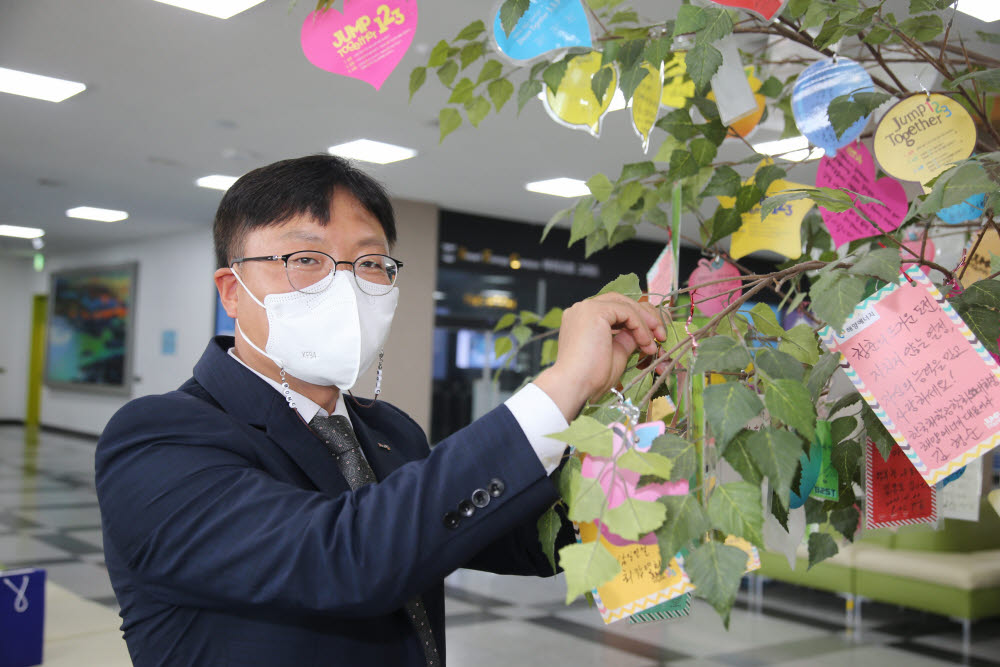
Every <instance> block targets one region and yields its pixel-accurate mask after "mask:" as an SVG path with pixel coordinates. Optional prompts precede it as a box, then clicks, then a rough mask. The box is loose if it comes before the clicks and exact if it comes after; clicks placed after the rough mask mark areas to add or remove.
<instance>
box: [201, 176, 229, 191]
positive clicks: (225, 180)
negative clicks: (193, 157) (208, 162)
mask: <svg viewBox="0 0 1000 667" xmlns="http://www.w3.org/2000/svg"><path fill="white" fill-rule="evenodd" d="M238 180H240V177H239V176H223V175H222V174H212V175H211V176H202V177H201V178H199V179H198V180H197V181H195V182H194V184H195V185H197V186H198V187H199V188H210V189H212V190H222V191H223V192H225V191H226V190H228V189H229V188H231V187H232V185H233V183H235V182H236V181H238Z"/></svg>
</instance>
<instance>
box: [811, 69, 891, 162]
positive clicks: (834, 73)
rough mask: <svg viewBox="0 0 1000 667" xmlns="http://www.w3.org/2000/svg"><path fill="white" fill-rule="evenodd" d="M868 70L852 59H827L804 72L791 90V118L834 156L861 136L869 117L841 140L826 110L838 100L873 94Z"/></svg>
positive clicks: (861, 120) (815, 142) (858, 121)
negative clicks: (863, 93) (858, 93)
mask: <svg viewBox="0 0 1000 667" xmlns="http://www.w3.org/2000/svg"><path fill="white" fill-rule="evenodd" d="M874 90H875V86H874V85H872V78H871V77H870V76H869V75H868V72H866V71H865V68H864V67H862V66H861V65H859V64H858V63H856V62H854V61H853V60H851V59H850V58H843V57H840V58H828V59H826V60H820V61H817V62H814V63H813V64H812V65H810V66H809V67H807V68H805V69H804V70H802V73H801V74H799V76H798V78H797V79H795V86H794V87H793V88H792V114H793V115H794V116H795V124H796V125H797V126H798V128H799V131H800V132H802V134H803V135H805V137H806V138H807V139H809V141H811V142H812V143H814V144H816V145H817V146H819V147H820V148H822V149H823V150H824V151H826V152H827V153H829V154H830V155H833V154H834V153H836V152H837V149H838V148H840V147H841V146H846V145H847V144H849V143H851V142H852V141H854V140H855V139H857V138H858V137H859V136H860V135H861V130H863V129H864V127H865V124H866V123H867V122H868V116H865V117H864V118H859V119H858V120H856V121H855V122H854V124H853V125H851V126H850V127H848V128H847V131H845V132H844V133H843V134H842V135H840V137H838V136H837V133H836V132H835V131H834V129H833V126H832V125H831V124H830V118H829V117H828V116H827V112H826V110H827V107H829V106H830V102H831V101H833V99H834V98H835V97H840V96H841V95H848V94H850V93H856V92H865V91H874Z"/></svg>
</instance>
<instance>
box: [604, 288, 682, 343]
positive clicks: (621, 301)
mask: <svg viewBox="0 0 1000 667" xmlns="http://www.w3.org/2000/svg"><path fill="white" fill-rule="evenodd" d="M597 299H600V300H603V301H605V302H606V303H607V305H609V306H611V307H614V308H616V309H617V308H621V309H624V310H625V311H627V312H628V313H630V314H631V315H632V316H633V317H637V318H638V319H639V320H641V321H642V323H643V324H644V325H645V326H646V328H647V329H648V330H649V331H650V332H651V335H654V336H655V337H656V338H657V339H658V340H663V339H664V338H666V336H667V332H666V330H665V329H664V327H663V321H662V320H661V319H660V315H659V313H658V312H657V310H656V308H654V307H653V306H651V305H649V304H648V303H644V302H637V301H633V300H632V299H630V298H628V297H627V296H625V295H624V294H618V293H617V292H613V293H610V294H602V295H601V296H599V297H596V298H595V300H597ZM630 328H633V327H630ZM640 343H641V341H640Z"/></svg>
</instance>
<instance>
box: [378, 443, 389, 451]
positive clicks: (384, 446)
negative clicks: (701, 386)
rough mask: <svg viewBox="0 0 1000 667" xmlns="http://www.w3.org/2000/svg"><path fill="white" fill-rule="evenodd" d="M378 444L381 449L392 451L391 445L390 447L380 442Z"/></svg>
mask: <svg viewBox="0 0 1000 667" xmlns="http://www.w3.org/2000/svg"><path fill="white" fill-rule="evenodd" d="M378 446H379V447H381V448H382V449H386V450H388V451H390V452H391V451H392V447H390V446H389V445H383V444H382V443H381V442H380V443H378Z"/></svg>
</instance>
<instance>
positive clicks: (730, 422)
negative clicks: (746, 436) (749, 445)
mask: <svg viewBox="0 0 1000 667" xmlns="http://www.w3.org/2000/svg"><path fill="white" fill-rule="evenodd" d="M704 396H705V416H706V418H707V420H708V423H709V426H711V427H712V432H713V433H714V434H715V446H716V447H725V446H726V445H727V444H729V441H730V440H732V439H733V436H734V435H736V434H737V433H738V432H739V430H740V429H741V428H743V427H744V426H746V425H747V422H749V421H750V420H751V419H753V418H754V417H756V416H757V415H759V414H760V411H761V410H763V409H764V405H763V403H761V402H760V399H759V398H758V397H757V394H755V393H753V392H752V391H750V389H748V388H747V387H746V386H745V385H743V384H741V383H739V382H726V383H724V384H713V385H711V386H709V387H706V388H705V392H704ZM793 437H794V436H793Z"/></svg>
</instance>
